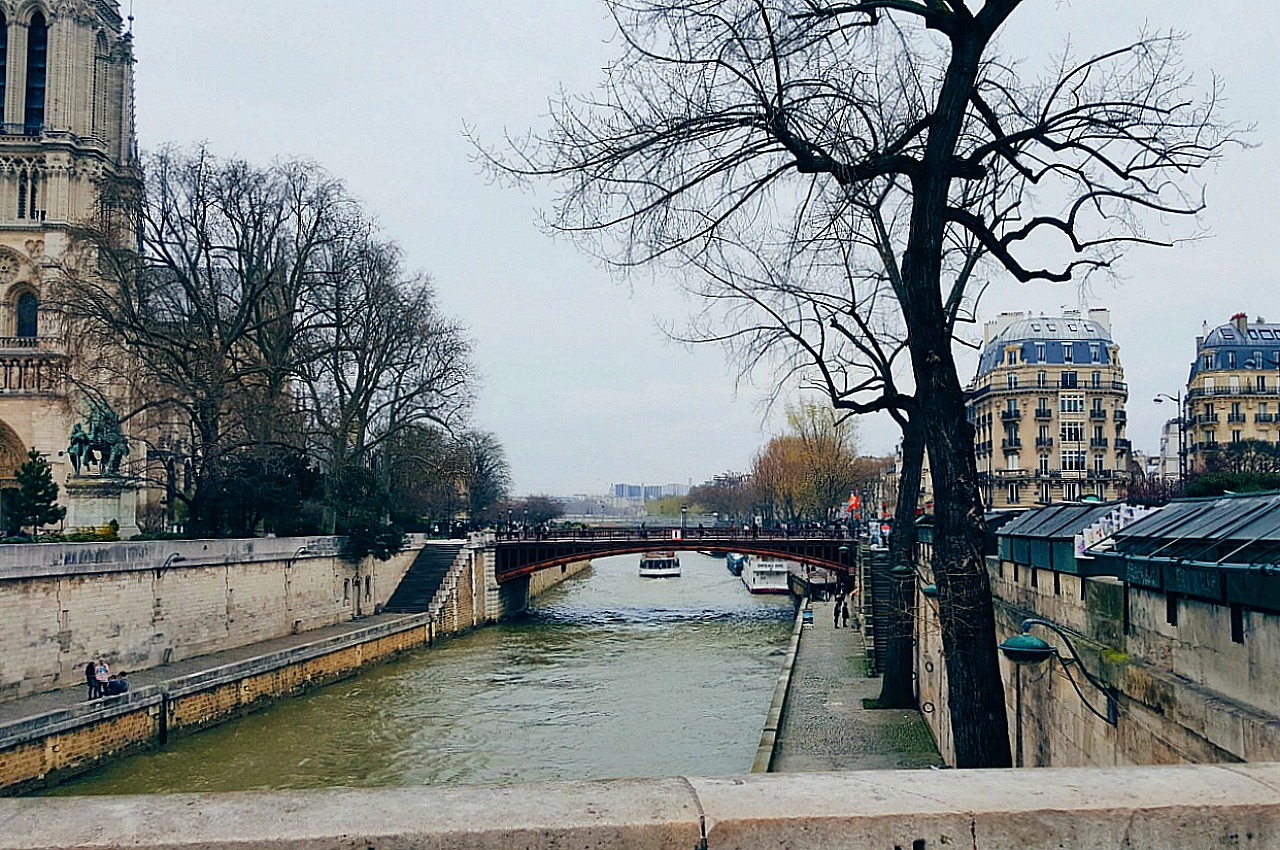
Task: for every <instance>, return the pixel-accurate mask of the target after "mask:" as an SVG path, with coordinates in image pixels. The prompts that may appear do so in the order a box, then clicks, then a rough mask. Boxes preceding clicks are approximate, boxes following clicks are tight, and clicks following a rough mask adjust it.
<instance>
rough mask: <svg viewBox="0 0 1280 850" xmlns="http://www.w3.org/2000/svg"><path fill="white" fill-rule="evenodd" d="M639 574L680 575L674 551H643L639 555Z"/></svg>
mask: <svg viewBox="0 0 1280 850" xmlns="http://www.w3.org/2000/svg"><path fill="white" fill-rule="evenodd" d="M640 575H641V576H642V577H644V578H675V577H676V576H678V575H680V559H679V558H677V557H676V553H675V552H645V553H644V554H643V555H641V556H640Z"/></svg>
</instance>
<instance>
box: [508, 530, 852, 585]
mask: <svg viewBox="0 0 1280 850" xmlns="http://www.w3.org/2000/svg"><path fill="white" fill-rule="evenodd" d="M655 534H656V533H654V534H650V535H649V536H647V537H644V536H641V535H639V534H634V535H629V536H618V535H617V534H616V533H611V534H610V535H609V536H608V537H602V536H600V535H599V534H598V533H585V534H583V533H576V534H564V533H553V534H547V535H542V536H538V537H516V538H509V539H506V540H498V541H497V542H495V544H494V574H495V577H496V578H497V580H498V583H499V584H502V583H505V582H509V581H513V580H515V579H518V578H522V577H524V576H528V575H531V574H533V573H535V572H538V571H540V570H545V569H550V568H552V567H559V566H562V565H564V564H571V563H576V562H578V561H584V560H587V559H590V558H604V557H609V556H612V555H639V554H643V553H644V552H653V551H677V552H712V553H716V554H724V553H728V552H735V553H738V554H743V555H756V556H762V557H775V558H782V559H785V560H788V561H795V562H797V563H801V564H809V565H811V566H815V567H821V568H823V569H827V570H833V571H836V572H844V573H849V572H852V571H854V569H855V568H856V566H857V564H858V561H859V558H858V543H857V541H855V540H851V539H849V538H847V537H841V536H837V535H824V536H790V537H788V536H780V535H778V536H772V535H762V536H759V537H751V536H746V537H744V536H737V537H733V536H729V535H724V536H719V535H716V536H709V535H703V536H701V537H696V536H695V537H678V538H664V537H658V536H655Z"/></svg>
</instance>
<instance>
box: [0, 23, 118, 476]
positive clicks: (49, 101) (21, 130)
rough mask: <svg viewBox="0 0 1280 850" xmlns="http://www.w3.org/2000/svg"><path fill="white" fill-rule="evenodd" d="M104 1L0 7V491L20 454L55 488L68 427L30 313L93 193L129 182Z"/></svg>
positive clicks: (53, 355)
mask: <svg viewBox="0 0 1280 850" xmlns="http://www.w3.org/2000/svg"><path fill="white" fill-rule="evenodd" d="M123 23H124V22H123V20H122V19H121V16H120V9H119V4H118V3H117V2H116V0H0V105H2V106H3V122H0V488H3V487H4V486H5V485H6V484H10V483H11V482H12V480H13V474H14V471H15V469H16V467H17V465H18V464H19V463H21V461H22V460H23V459H24V456H25V454H26V452H27V450H28V449H29V448H32V447H34V448H36V449H38V450H40V451H41V452H43V453H45V454H46V455H47V456H48V458H49V462H50V463H51V464H52V465H53V467H54V472H55V476H56V480H58V481H62V480H63V478H64V477H65V473H66V472H67V470H68V465H67V463H66V462H65V458H64V457H63V456H62V451H63V450H64V449H65V448H66V439H67V433H68V430H69V426H70V424H71V422H72V421H73V420H74V419H75V418H76V415H77V414H76V412H75V411H74V410H73V409H72V404H71V400H70V399H69V398H68V397H67V395H66V387H65V386H63V385H62V383H61V380H60V375H61V373H62V363H63V361H64V359H65V356H66V347H65V340H64V339H63V338H62V336H61V334H60V330H59V328H58V325H57V322H56V321H52V320H51V319H50V317H49V316H47V315H45V311H44V310H43V309H42V304H43V302H44V300H45V298H46V297H47V295H48V287H49V285H50V282H51V281H52V279H53V277H54V275H55V274H56V269H57V266H58V262H59V259H60V257H61V256H62V254H63V252H64V251H65V250H66V249H67V245H68V231H69V229H70V227H72V226H73V225H75V224H77V223H79V222H81V221H85V220H87V219H88V218H89V217H90V216H91V215H93V213H94V210H95V206H96V201H97V191H98V187H99V186H100V185H102V184H103V183H109V182H112V181H115V180H121V179H126V180H127V179H131V178H133V177H135V176H136V175H135V165H136V158H137V154H136V148H135V140H134V128H133V48H132V37H131V35H130V34H129V33H128V32H127V31H125V29H124V27H123ZM2 495H3V494H0V496H2Z"/></svg>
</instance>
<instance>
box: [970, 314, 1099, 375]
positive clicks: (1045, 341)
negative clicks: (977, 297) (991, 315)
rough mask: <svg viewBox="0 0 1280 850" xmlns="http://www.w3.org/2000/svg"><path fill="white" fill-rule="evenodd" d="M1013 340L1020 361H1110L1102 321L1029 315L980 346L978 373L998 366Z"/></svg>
mask: <svg viewBox="0 0 1280 850" xmlns="http://www.w3.org/2000/svg"><path fill="white" fill-rule="evenodd" d="M1015 343H1017V344H1019V353H1018V358H1019V362H1021V363H1045V364H1048V365H1053V366H1061V365H1065V364H1067V363H1068V362H1070V363H1071V364H1073V365H1078V366H1080V367H1081V368H1082V369H1085V368H1088V367H1089V366H1107V365H1110V364H1111V351H1110V346H1111V345H1112V344H1113V342H1112V339H1111V335H1110V334H1109V333H1108V332H1107V331H1106V329H1105V328H1103V327H1102V325H1100V324H1098V323H1097V322H1094V321H1091V320H1089V319H1080V318H1075V317H1067V318H1063V317H1061V316H1031V317H1028V318H1026V319H1019V320H1018V321H1016V322H1014V323H1013V324H1011V325H1009V327H1007V328H1005V329H1004V330H1003V331H1001V332H1000V333H999V334H997V335H996V337H995V339H993V340H991V342H990V343H989V344H988V345H987V347H986V348H984V349H983V350H982V356H981V357H980V358H979V359H978V377H982V376H983V375H986V374H988V373H990V372H991V371H993V370H994V369H995V368H996V367H997V366H999V365H1000V363H1001V361H1002V360H1003V358H1004V352H1005V349H1006V348H1007V347H1008V346H1009V345H1011V344H1015ZM1037 343H1039V345H1037ZM1067 349H1070V350H1071V360H1070V361H1068V360H1067V355H1066V350H1067ZM1042 350H1043V355H1042V353H1041V352H1042ZM1095 354H1096V357H1097V359H1095Z"/></svg>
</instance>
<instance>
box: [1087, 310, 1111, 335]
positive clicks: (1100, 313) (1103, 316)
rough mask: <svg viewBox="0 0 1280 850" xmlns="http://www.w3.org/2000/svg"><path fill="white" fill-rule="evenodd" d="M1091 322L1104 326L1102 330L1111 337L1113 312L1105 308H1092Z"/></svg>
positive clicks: (1090, 311) (1090, 313)
mask: <svg viewBox="0 0 1280 850" xmlns="http://www.w3.org/2000/svg"><path fill="white" fill-rule="evenodd" d="M1089 321H1091V322H1097V323H1098V324H1099V325H1102V329H1103V330H1104V331H1106V333H1107V336H1111V311H1110V310H1108V309H1106V308H1105V307H1090V308H1089Z"/></svg>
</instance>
